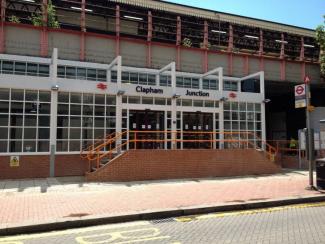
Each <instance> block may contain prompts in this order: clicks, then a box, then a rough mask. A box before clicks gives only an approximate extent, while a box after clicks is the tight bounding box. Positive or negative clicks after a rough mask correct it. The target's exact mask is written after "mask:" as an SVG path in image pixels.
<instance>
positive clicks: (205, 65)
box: [203, 21, 209, 73]
mask: <svg viewBox="0 0 325 244" xmlns="http://www.w3.org/2000/svg"><path fill="white" fill-rule="evenodd" d="M208 45H209V25H208V22H207V21H204V37H203V49H204V57H203V72H204V73H206V72H208V69H209V67H208V65H209V62H208Z"/></svg>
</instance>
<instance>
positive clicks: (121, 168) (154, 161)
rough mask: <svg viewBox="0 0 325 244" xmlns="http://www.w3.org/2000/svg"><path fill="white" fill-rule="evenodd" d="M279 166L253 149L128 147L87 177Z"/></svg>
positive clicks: (241, 171)
mask: <svg viewBox="0 0 325 244" xmlns="http://www.w3.org/2000/svg"><path fill="white" fill-rule="evenodd" d="M280 170H281V168H280V167H279V166H278V165H276V164H275V163H273V162H271V161H270V160H268V159H267V158H266V157H265V155H264V153H263V152H259V151H256V150H254V149H225V150H204V149H200V150H129V151H127V152H124V153H123V154H122V155H119V156H118V157H117V158H114V159H113V160H112V161H111V162H109V163H108V164H107V165H105V166H103V167H101V168H100V169H98V170H97V171H95V172H91V173H87V174H86V179H87V180H89V181H141V180H161V179H179V178H202V177H216V176H220V177H225V176H240V175H254V174H273V173H278V172H280Z"/></svg>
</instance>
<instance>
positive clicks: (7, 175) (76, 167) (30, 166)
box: [0, 154, 88, 179]
mask: <svg viewBox="0 0 325 244" xmlns="http://www.w3.org/2000/svg"><path fill="white" fill-rule="evenodd" d="M9 161H10V157H9V156H0V179H24V178H45V177H49V175H50V156H49V155H33V156H20V166H19V167H10V164H9ZM87 170H88V162H87V161H86V160H82V159H81V158H80V156H79V154H77V155H56V156H55V176H80V175H85V172H86V171H87Z"/></svg>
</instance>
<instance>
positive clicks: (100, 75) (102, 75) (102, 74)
mask: <svg viewBox="0 0 325 244" xmlns="http://www.w3.org/2000/svg"><path fill="white" fill-rule="evenodd" d="M112 72H113V71H112ZM97 80H98V81H103V82H106V81H107V71H106V70H102V69H99V70H97ZM116 80H117V74H116ZM112 82H114V81H112Z"/></svg>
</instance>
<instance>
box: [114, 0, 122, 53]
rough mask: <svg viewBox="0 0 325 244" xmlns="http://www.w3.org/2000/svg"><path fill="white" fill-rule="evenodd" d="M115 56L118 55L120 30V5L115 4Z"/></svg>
mask: <svg viewBox="0 0 325 244" xmlns="http://www.w3.org/2000/svg"><path fill="white" fill-rule="evenodd" d="M115 32H116V38H115V56H120V32H121V19H120V6H119V5H116V17H115Z"/></svg>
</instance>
